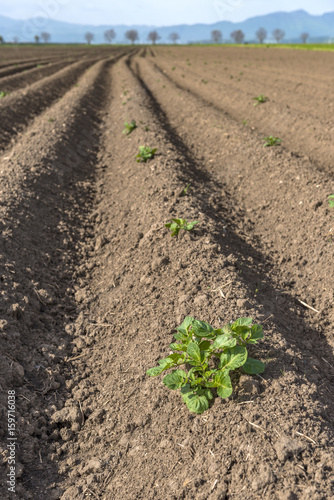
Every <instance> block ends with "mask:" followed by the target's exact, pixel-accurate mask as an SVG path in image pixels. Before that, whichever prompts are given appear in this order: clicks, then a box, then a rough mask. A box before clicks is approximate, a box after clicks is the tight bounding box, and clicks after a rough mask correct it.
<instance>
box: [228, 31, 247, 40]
mask: <svg viewBox="0 0 334 500" xmlns="http://www.w3.org/2000/svg"><path fill="white" fill-rule="evenodd" d="M231 38H232V40H234V42H235V43H242V42H243V41H244V39H245V34H244V32H243V31H241V30H235V31H232V33H231Z"/></svg>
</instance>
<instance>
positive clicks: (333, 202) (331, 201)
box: [328, 194, 334, 208]
mask: <svg viewBox="0 0 334 500" xmlns="http://www.w3.org/2000/svg"><path fill="white" fill-rule="evenodd" d="M328 203H329V206H330V207H331V208H334V194H331V195H330V196H328Z"/></svg>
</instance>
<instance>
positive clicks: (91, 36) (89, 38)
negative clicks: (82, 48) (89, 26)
mask: <svg viewBox="0 0 334 500" xmlns="http://www.w3.org/2000/svg"><path fill="white" fill-rule="evenodd" d="M85 40H86V42H87V43H88V45H90V44H91V43H92V41H93V40H94V34H93V33H91V32H90V31H87V33H85Z"/></svg>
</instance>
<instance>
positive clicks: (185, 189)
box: [181, 183, 191, 196]
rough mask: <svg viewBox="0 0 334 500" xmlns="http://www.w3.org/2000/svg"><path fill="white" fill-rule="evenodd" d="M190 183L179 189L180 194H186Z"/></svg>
mask: <svg viewBox="0 0 334 500" xmlns="http://www.w3.org/2000/svg"><path fill="white" fill-rule="evenodd" d="M190 186H191V184H190V183H189V184H187V185H186V187H185V188H184V189H182V191H181V196H187V192H188V189H189V188H190Z"/></svg>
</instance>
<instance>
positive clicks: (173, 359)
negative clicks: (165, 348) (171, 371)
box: [159, 353, 185, 370]
mask: <svg viewBox="0 0 334 500" xmlns="http://www.w3.org/2000/svg"><path fill="white" fill-rule="evenodd" d="M184 358H185V355H184V354H179V353H174V354H171V355H170V356H168V357H167V358H165V359H160V361H159V365H160V368H162V369H163V370H168V368H172V367H173V366H175V365H177V364H178V363H179V361H181V360H183V359H184Z"/></svg>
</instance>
